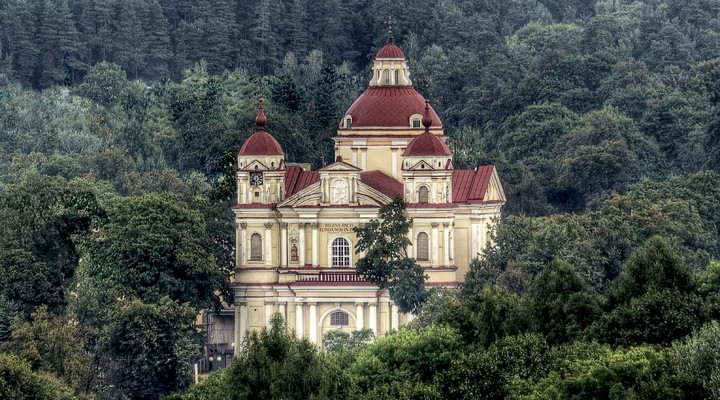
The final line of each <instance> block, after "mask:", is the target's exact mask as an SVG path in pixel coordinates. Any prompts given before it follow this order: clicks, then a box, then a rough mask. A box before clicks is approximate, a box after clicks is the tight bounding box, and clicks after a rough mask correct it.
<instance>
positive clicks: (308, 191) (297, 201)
mask: <svg viewBox="0 0 720 400" xmlns="http://www.w3.org/2000/svg"><path fill="white" fill-rule="evenodd" d="M322 198H323V196H322V187H321V182H316V183H313V184H312V185H310V186H308V187H306V188H305V189H303V190H301V191H299V192H297V193H295V194H293V195H292V196H290V197H288V198H286V199H285V200H283V201H281V202H280V203H278V205H277V207H279V208H280V207H324V206H328V205H329V204H323V203H322ZM353 200H354V202H353V203H349V204H347V205H348V206H353V205H356V206H377V207H382V206H383V205H385V204H387V203H389V202H390V201H392V199H391V198H390V197H388V196H387V195H385V194H383V193H381V192H380V191H378V190H377V189H375V188H373V187H371V186H369V185H367V184H365V183H362V182H361V181H358V182H357V192H356V194H355V196H354V199H353ZM334 206H336V205H334Z"/></svg>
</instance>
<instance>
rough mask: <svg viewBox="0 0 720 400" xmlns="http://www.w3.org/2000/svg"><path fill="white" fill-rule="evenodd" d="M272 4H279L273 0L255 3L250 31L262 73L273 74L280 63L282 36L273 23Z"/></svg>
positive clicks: (262, 0) (256, 58)
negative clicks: (279, 52) (279, 44)
mask: <svg viewBox="0 0 720 400" xmlns="http://www.w3.org/2000/svg"><path fill="white" fill-rule="evenodd" d="M272 6H277V4H276V3H275V2H274V1H272V0H260V1H258V2H257V3H256V4H255V10H254V14H253V15H254V18H253V21H252V27H251V28H250V32H249V33H250V42H251V44H252V46H253V48H254V49H255V61H256V63H257V65H258V67H259V68H260V75H267V74H271V73H272V72H273V71H274V69H275V67H276V65H277V64H278V50H279V49H278V43H279V40H280V38H279V37H278V35H277V32H276V31H275V27H274V26H273V24H272V20H273V15H272V8H271V7H272Z"/></svg>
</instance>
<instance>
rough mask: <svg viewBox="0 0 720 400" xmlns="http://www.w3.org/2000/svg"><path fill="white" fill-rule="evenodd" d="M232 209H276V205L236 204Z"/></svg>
mask: <svg viewBox="0 0 720 400" xmlns="http://www.w3.org/2000/svg"><path fill="white" fill-rule="evenodd" d="M232 208H234V209H235V208H275V203H272V204H262V203H250V204H235V205H234V206H232Z"/></svg>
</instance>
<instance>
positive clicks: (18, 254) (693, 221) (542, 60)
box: [0, 0, 720, 400]
mask: <svg viewBox="0 0 720 400" xmlns="http://www.w3.org/2000/svg"><path fill="white" fill-rule="evenodd" d="M388 17H392V24H391V26H392V35H393V37H394V40H395V42H396V43H397V44H398V45H399V46H400V47H401V48H402V49H403V50H404V51H405V53H406V55H407V57H408V60H409V67H410V72H411V78H412V80H413V83H414V85H415V87H416V89H417V90H418V91H419V92H420V93H421V94H422V95H423V96H425V97H426V98H427V99H429V101H430V103H431V104H432V106H433V108H434V109H435V110H436V111H437V112H438V114H439V115H440V117H441V118H442V121H443V123H444V129H445V133H446V134H447V135H448V143H449V144H450V146H451V148H452V150H453V152H454V157H455V158H454V165H455V167H456V168H474V167H475V166H477V165H484V164H494V165H496V167H497V169H498V172H499V175H500V177H501V179H502V181H503V185H504V187H505V192H506V194H507V198H508V201H507V204H506V206H504V208H503V218H502V220H501V221H500V222H499V224H498V227H497V229H496V230H495V231H494V232H493V234H492V239H493V240H492V242H491V244H490V246H489V247H488V248H487V249H486V250H485V251H484V253H483V254H481V255H479V257H478V258H477V259H476V260H474V261H473V263H472V265H471V266H470V272H469V274H468V275H467V276H466V279H465V282H464V283H463V284H462V286H461V287H460V288H458V289H457V290H442V289H433V290H431V293H430V295H429V298H428V299H427V301H426V302H425V304H424V305H423V307H422V310H421V311H420V312H419V313H418V314H417V317H416V319H415V320H414V321H413V322H412V323H411V324H409V326H407V327H405V328H402V329H401V330H399V331H398V332H395V333H393V334H391V335H388V336H387V337H384V338H377V339H374V340H373V338H372V337H371V336H370V335H368V332H363V331H359V332H355V333H353V334H352V335H341V334H338V335H336V336H330V337H329V338H326V343H325V349H326V351H324V352H319V351H318V350H317V349H316V348H315V347H314V345H312V344H310V343H309V342H307V341H305V340H299V339H296V338H295V336H294V335H293V334H292V332H288V331H287V329H286V328H285V325H284V322H283V321H282V319H277V318H276V319H274V320H273V323H272V324H271V326H270V327H269V328H268V329H266V330H263V331H262V332H256V333H254V334H252V335H249V336H248V337H247V338H246V340H245V343H244V347H243V351H242V352H241V353H240V354H239V355H238V356H237V357H236V359H235V362H234V363H233V364H232V366H231V367H229V368H228V369H226V370H223V371H220V372H216V373H213V374H211V375H210V376H209V377H207V378H206V379H205V380H203V381H202V383H200V384H197V385H193V377H192V365H193V364H194V363H195V362H196V361H197V359H198V358H199V357H200V356H201V354H202V349H203V344H204V340H205V338H204V337H203V335H202V333H201V332H199V331H198V329H197V327H196V319H195V316H196V315H197V312H198V311H199V310H203V309H217V308H219V307H221V306H222V304H223V303H226V304H227V303H230V302H232V290H231V288H230V282H229V279H228V277H229V275H230V272H231V271H232V270H233V268H234V264H233V263H234V255H233V251H234V250H233V244H234V227H233V220H232V213H231V212H230V209H229V207H230V205H231V202H232V196H233V193H234V178H233V177H234V168H235V166H234V164H233V163H234V158H235V157H234V156H235V154H236V152H237V151H238V149H239V148H240V146H241V145H242V143H243V141H244V140H245V139H246V138H247V137H248V136H249V135H250V134H252V132H254V130H255V125H254V118H255V115H256V111H257V99H258V97H260V96H262V97H263V98H264V99H265V112H266V115H267V117H268V123H267V126H266V127H267V130H268V131H269V132H271V133H272V134H273V135H274V137H276V138H277V139H278V141H279V142H280V143H281V144H282V146H283V148H284V149H285V151H286V153H287V155H286V157H287V159H288V161H309V162H311V163H312V165H313V166H314V167H320V166H322V165H324V164H326V163H329V162H331V161H332V156H333V141H332V136H333V135H334V134H335V131H336V129H337V126H338V122H339V120H340V118H341V117H342V114H343V113H344V111H345V110H346V109H347V108H348V107H349V105H350V104H351V103H352V101H353V100H354V99H355V98H356V97H357V96H358V95H359V94H360V93H362V91H363V90H364V88H365V87H366V86H367V82H368V80H369V78H370V68H369V65H370V61H371V59H372V57H373V55H374V54H375V52H376V51H377V50H378V49H379V48H380V47H381V46H382V45H383V44H384V43H385V41H386V39H387V37H388V22H387V21H388ZM718 259H720V0H682V1H681V0H567V1H561V0H507V1H497V0H475V1H469V0H439V1H429V0H415V1H409V0H395V1H388V0H347V1H341V0H314V1H311V0H258V1H254V2H249V1H244V0H207V1H198V0H3V1H0V371H2V373H0V398H9V399H37V398H42V399H98V400H104V399H160V398H165V397H167V398H171V399H189V400H195V399H226V398H232V399H257V398H265V399H306V398H307V399H310V398H312V399H334V398H351V399H367V400H369V399H388V398H397V399H484V398H487V399H502V398H510V399H585V398H611V399H659V398H662V399H683V398H689V399H702V398H708V399H709V398H720V359H718V358H717V357H716V356H715V355H716V354H718V353H719V352H720V325H718V322H717V320H718V318H719V317H720V261H718Z"/></svg>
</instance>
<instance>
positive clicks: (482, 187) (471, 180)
mask: <svg viewBox="0 0 720 400" xmlns="http://www.w3.org/2000/svg"><path fill="white" fill-rule="evenodd" d="M494 168H495V166H493V165H484V166H482V167H478V168H477V169H476V170H462V169H456V170H454V171H453V174H452V201H453V203H479V202H482V201H483V199H484V198H485V193H486V192H487V188H488V184H490V178H491V177H492V172H493V169H494Z"/></svg>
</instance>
